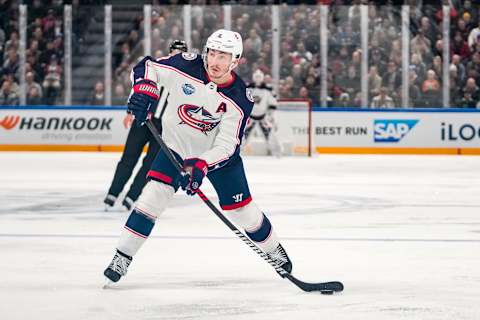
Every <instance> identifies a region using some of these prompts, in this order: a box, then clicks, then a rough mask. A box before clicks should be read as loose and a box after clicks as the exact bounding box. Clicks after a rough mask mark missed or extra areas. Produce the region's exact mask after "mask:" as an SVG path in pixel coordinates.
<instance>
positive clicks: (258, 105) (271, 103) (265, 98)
mask: <svg viewBox="0 0 480 320" xmlns="http://www.w3.org/2000/svg"><path fill="white" fill-rule="evenodd" d="M248 88H250V90H251V91H252V96H253V100H254V102H255V105H254V106H253V110H252V114H251V116H252V118H262V117H263V116H265V114H266V113H267V111H268V109H269V108H272V107H273V108H276V107H277V99H276V98H275V97H274V95H273V92H272V89H271V88H269V87H267V86H266V85H265V84H263V83H262V84H261V85H260V86H255V84H251V85H249V86H248Z"/></svg>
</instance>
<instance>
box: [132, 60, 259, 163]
mask: <svg viewBox="0 0 480 320" xmlns="http://www.w3.org/2000/svg"><path fill="white" fill-rule="evenodd" d="M232 74H233V79H232V81H231V82H230V83H227V84H223V85H216V84H215V83H214V82H212V81H210V79H209V77H208V74H207V72H206V70H205V68H204V65H203V59H202V58H201V57H200V56H197V55H196V54H193V53H181V54H177V55H175V56H172V57H167V58H163V59H158V60H153V58H151V57H146V58H144V59H143V60H142V61H140V62H139V63H138V64H137V65H136V66H135V67H134V68H133V78H134V79H133V80H134V81H137V80H139V79H149V80H152V81H155V82H156V83H157V84H158V86H159V87H160V86H163V87H164V88H165V90H166V92H165V93H164V94H163V95H162V96H164V95H166V94H168V101H167V106H166V107H165V110H163V111H162V119H161V120H162V138H163V140H164V141H165V143H166V144H167V146H168V147H169V148H170V149H172V150H173V151H175V152H176V153H178V154H179V155H180V156H181V157H182V158H183V159H186V158H194V157H195V158H200V159H203V160H205V161H206V162H207V163H208V166H209V169H210V170H213V169H216V168H219V167H221V166H223V165H225V164H226V163H227V162H228V161H229V160H231V159H232V158H234V157H238V156H239V153H240V144H241V142H242V138H243V132H244V128H245V124H246V122H247V120H248V117H249V116H250V113H251V111H252V108H253V97H252V95H251V93H250V90H249V89H247V87H246V85H245V83H244V82H243V81H242V80H241V79H240V78H239V77H238V76H237V75H236V74H235V73H232ZM159 108H161V106H159Z"/></svg>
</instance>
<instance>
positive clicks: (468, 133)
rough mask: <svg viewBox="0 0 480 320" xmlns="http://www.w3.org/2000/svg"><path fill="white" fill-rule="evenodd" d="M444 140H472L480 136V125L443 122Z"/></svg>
mask: <svg viewBox="0 0 480 320" xmlns="http://www.w3.org/2000/svg"><path fill="white" fill-rule="evenodd" d="M441 136H442V141H457V140H463V141H471V140H474V139H478V138H480V126H479V125H478V124H477V125H474V124H471V123H464V124H461V125H457V124H452V123H448V124H447V123H445V122H442V127H441Z"/></svg>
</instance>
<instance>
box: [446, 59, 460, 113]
mask: <svg viewBox="0 0 480 320" xmlns="http://www.w3.org/2000/svg"><path fill="white" fill-rule="evenodd" d="M448 71H449V73H450V84H449V89H450V105H451V106H457V105H458V104H459V102H460V99H461V97H462V90H461V89H462V86H461V84H460V83H459V82H460V80H459V76H458V68H457V67H456V66H455V65H454V64H453V63H452V64H451V65H450V67H449V70H448Z"/></svg>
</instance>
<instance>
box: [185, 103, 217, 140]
mask: <svg viewBox="0 0 480 320" xmlns="http://www.w3.org/2000/svg"><path fill="white" fill-rule="evenodd" d="M177 113H178V116H179V117H180V119H181V120H182V121H181V122H180V123H179V124H187V125H189V126H190V127H192V128H194V129H197V130H199V131H201V132H202V133H204V134H205V135H207V132H209V131H212V130H213V129H215V128H216V127H217V125H218V124H219V123H220V118H215V117H214V116H212V114H211V113H210V112H208V111H207V110H205V108H203V107H199V106H195V105H192V104H182V105H181V106H180V107H178V110H177Z"/></svg>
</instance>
